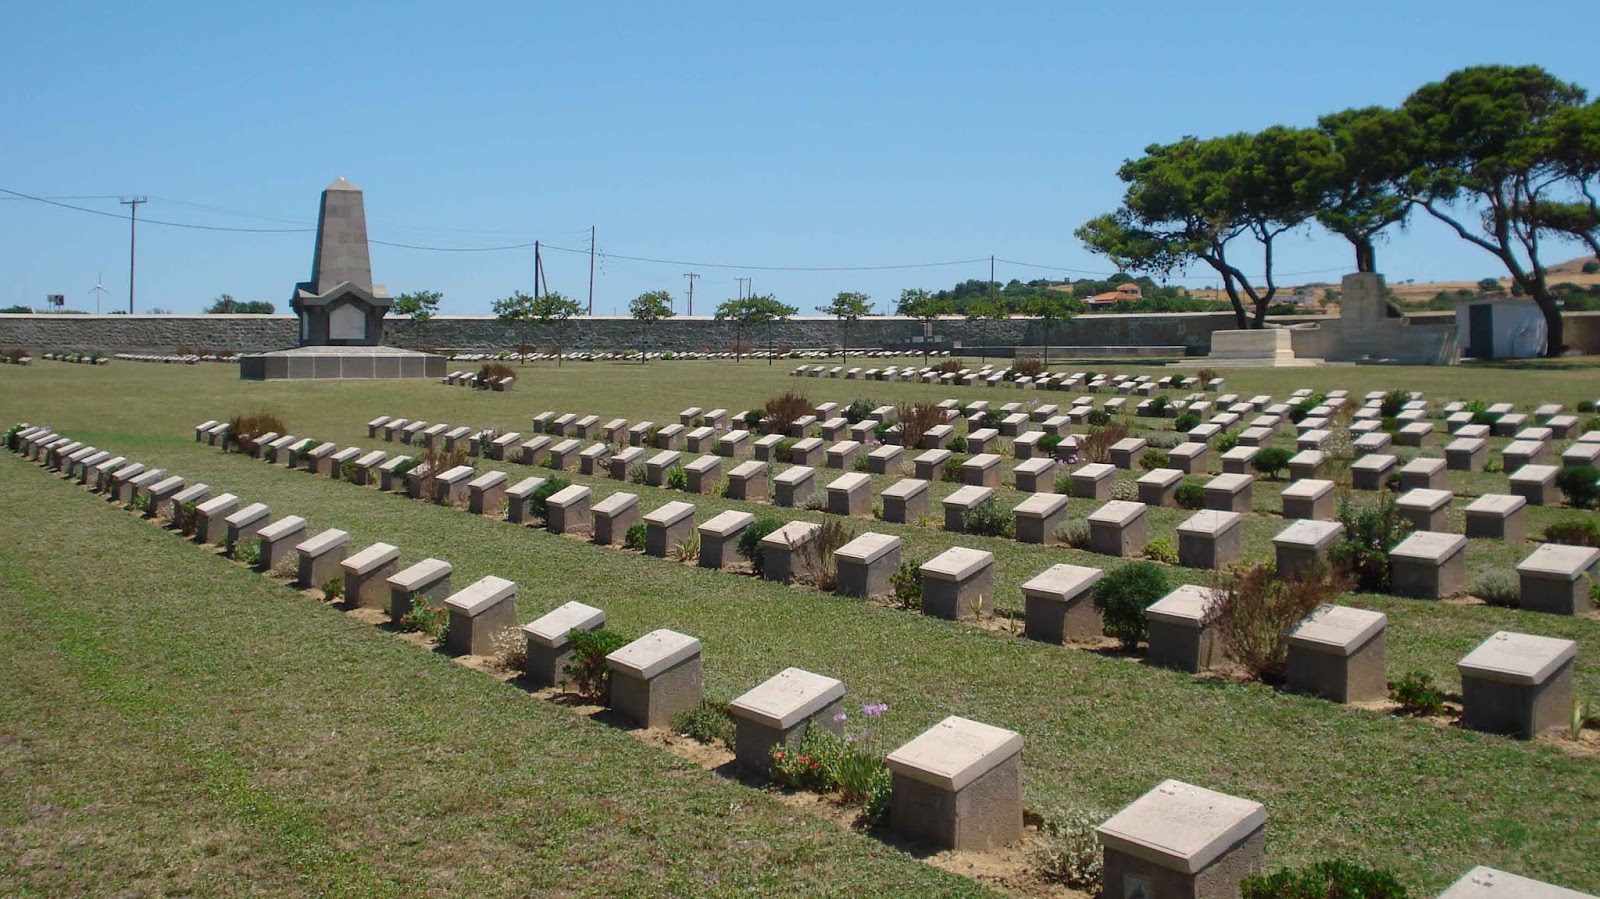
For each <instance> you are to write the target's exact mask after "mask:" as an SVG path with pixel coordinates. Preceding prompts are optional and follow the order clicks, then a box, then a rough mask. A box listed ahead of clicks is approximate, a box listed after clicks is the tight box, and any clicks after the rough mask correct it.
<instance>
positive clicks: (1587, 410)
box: [1578, 400, 1594, 415]
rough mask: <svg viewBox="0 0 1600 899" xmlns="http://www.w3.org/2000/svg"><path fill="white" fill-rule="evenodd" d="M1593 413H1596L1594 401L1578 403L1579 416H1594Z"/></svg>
mask: <svg viewBox="0 0 1600 899" xmlns="http://www.w3.org/2000/svg"><path fill="white" fill-rule="evenodd" d="M1593 413H1594V400H1579V401H1578V414H1579V415H1592V414H1593Z"/></svg>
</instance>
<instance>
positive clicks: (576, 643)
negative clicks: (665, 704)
mask: <svg viewBox="0 0 1600 899" xmlns="http://www.w3.org/2000/svg"><path fill="white" fill-rule="evenodd" d="M567 637H568V639H570V640H571V641H572V661H570V662H568V663H567V665H566V667H565V668H564V669H562V671H563V673H565V674H566V676H567V677H568V678H569V679H571V681H572V686H573V688H574V689H575V690H577V691H578V695H579V696H582V697H583V698H584V699H588V700H591V701H593V702H605V701H606V700H607V699H609V698H610V696H611V668H610V667H609V666H608V665H606V656H608V655H611V654H612V653H614V652H616V651H617V650H619V649H621V648H622V647H624V646H627V645H628V638H627V637H624V636H622V635H621V634H619V633H617V632H616V631H614V630H611V629H610V628H604V627H602V628H599V629H598V630H592V631H585V630H573V631H571V632H570V633H568V634H567Z"/></svg>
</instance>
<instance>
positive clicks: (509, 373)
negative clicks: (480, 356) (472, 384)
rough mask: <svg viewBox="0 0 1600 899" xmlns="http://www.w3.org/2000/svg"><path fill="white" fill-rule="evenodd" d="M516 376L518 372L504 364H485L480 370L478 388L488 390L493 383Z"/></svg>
mask: <svg viewBox="0 0 1600 899" xmlns="http://www.w3.org/2000/svg"><path fill="white" fill-rule="evenodd" d="M516 376H517V370H516V369H514V368H512V367H511V366H509V365H506V364H505V363H504V362H485V363H484V364H483V367H482V368H480V369H478V384H477V386H478V387H479V388H480V389H482V390H488V389H489V385H490V384H491V383H493V382H496V381H500V380H502V379H505V378H515V377H516Z"/></svg>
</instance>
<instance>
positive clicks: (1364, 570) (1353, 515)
mask: <svg viewBox="0 0 1600 899" xmlns="http://www.w3.org/2000/svg"><path fill="white" fill-rule="evenodd" d="M1339 522H1340V523H1341V524H1343V525H1344V535H1343V536H1342V537H1340V538H1339V541H1338V542H1337V543H1335V544H1334V545H1333V549H1332V550H1331V551H1330V552H1329V558H1330V559H1331V560H1332V561H1333V565H1334V567H1335V568H1336V569H1338V570H1340V571H1342V572H1344V573H1345V574H1347V575H1349V577H1350V578H1351V579H1352V580H1353V581H1354V585H1355V587H1356V588H1357V589H1359V590H1363V591H1365V592H1368V593H1388V592H1389V586H1390V582H1391V578H1390V574H1391V572H1390V567H1389V550H1391V549H1394V548H1395V547H1396V546H1397V545H1399V543H1400V541H1401V540H1404V539H1405V538H1406V535H1407V534H1410V533H1411V522H1410V521H1409V520H1407V519H1406V518H1405V517H1404V516H1402V515H1401V514H1400V512H1399V509H1398V508H1397V507H1396V506H1395V497H1394V494H1393V493H1392V492H1390V491H1384V493H1383V496H1382V497H1381V498H1380V499H1379V500H1378V505H1377V507H1376V508H1367V509H1359V510H1358V509H1352V508H1351V507H1350V506H1349V504H1345V505H1344V506H1342V507H1341V508H1340V509H1339Z"/></svg>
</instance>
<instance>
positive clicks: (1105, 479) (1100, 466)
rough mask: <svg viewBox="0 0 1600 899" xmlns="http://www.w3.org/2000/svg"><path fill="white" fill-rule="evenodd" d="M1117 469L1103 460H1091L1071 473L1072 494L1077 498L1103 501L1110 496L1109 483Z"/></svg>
mask: <svg viewBox="0 0 1600 899" xmlns="http://www.w3.org/2000/svg"><path fill="white" fill-rule="evenodd" d="M1116 475H1117V469H1116V466H1114V465H1107V464H1105V463H1104V462H1091V463H1089V464H1088V465H1084V466H1082V467H1080V468H1078V470H1076V471H1074V472H1073V473H1072V495H1073V496H1075V497H1077V498H1078V499H1091V500H1094V501H1095V502H1101V503H1103V502H1105V501H1106V500H1108V499H1110V498H1111V485H1112V483H1113V482H1114V481H1115V479H1116Z"/></svg>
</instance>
